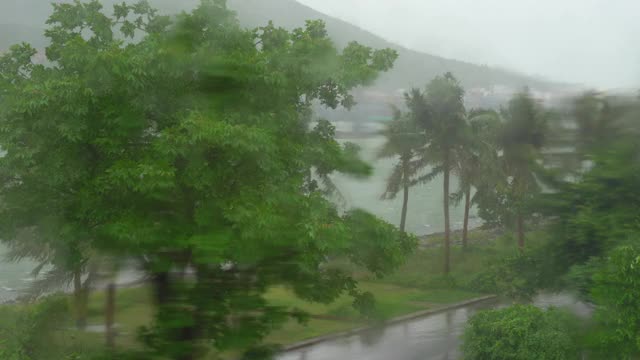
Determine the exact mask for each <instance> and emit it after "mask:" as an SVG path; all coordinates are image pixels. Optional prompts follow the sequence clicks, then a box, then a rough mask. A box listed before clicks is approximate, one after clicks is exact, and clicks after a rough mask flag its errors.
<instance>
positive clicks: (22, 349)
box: [0, 296, 69, 360]
mask: <svg viewBox="0 0 640 360" xmlns="http://www.w3.org/2000/svg"><path fill="white" fill-rule="evenodd" d="M68 317H69V311H68V303H67V299H66V298H65V297H62V296H53V297H50V298H47V299H45V300H43V301H42V302H39V303H37V304H35V305H15V306H9V305H7V306H1V307H0V359H3V360H31V359H40V358H41V357H40V356H39V353H41V352H47V351H48V346H47V344H46V341H47V339H48V338H49V337H50V336H51V332H52V330H54V327H56V326H59V325H60V324H62V323H64V319H67V318H68Z"/></svg>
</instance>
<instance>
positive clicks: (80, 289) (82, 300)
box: [73, 268, 89, 330]
mask: <svg viewBox="0 0 640 360" xmlns="http://www.w3.org/2000/svg"><path fill="white" fill-rule="evenodd" d="M87 281H88V280H87ZM87 285H88V284H87ZM88 298H89V290H88V289H85V286H83V285H82V270H81V269H80V268H78V269H76V270H75V271H74V273H73V302H74V307H75V315H76V327H77V328H78V329H80V330H84V329H85V328H86V327H87V304H88V301H89V299H88Z"/></svg>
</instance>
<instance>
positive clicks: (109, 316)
mask: <svg viewBox="0 0 640 360" xmlns="http://www.w3.org/2000/svg"><path fill="white" fill-rule="evenodd" d="M115 312H116V285H115V284H114V283H113V282H112V283H109V285H107V303H106V306H105V312H104V314H105V337H106V344H107V348H109V349H114V348H115V346H116V336H115V335H116V334H115V331H114V329H113V324H114V320H115Z"/></svg>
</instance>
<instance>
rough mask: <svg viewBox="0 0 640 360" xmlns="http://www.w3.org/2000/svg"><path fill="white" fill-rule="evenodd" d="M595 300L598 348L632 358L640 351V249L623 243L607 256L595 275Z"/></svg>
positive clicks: (609, 354) (613, 355) (595, 337)
mask: <svg viewBox="0 0 640 360" xmlns="http://www.w3.org/2000/svg"><path fill="white" fill-rule="evenodd" d="M591 292H592V299H593V301H594V302H595V303H596V304H597V306H596V310H595V315H594V317H595V319H596V321H597V323H598V325H600V326H599V328H598V329H597V330H596V334H595V335H596V336H594V337H593V338H594V339H595V340H594V341H595V344H594V346H595V348H596V349H598V350H599V351H600V352H602V353H604V354H605V355H606V356H607V358H609V359H611V358H616V359H629V358H634V357H637V356H638V354H640V311H638V309H640V251H638V249H637V248H636V247H634V246H629V245H627V246H621V247H619V248H616V249H615V250H613V251H612V252H611V253H610V254H609V256H607V259H606V262H604V263H603V265H602V266H600V267H599V269H598V270H597V271H596V273H595V274H594V276H593V287H592V290H591Z"/></svg>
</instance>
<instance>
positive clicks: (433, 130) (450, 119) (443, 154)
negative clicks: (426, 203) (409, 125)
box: [407, 73, 467, 274]
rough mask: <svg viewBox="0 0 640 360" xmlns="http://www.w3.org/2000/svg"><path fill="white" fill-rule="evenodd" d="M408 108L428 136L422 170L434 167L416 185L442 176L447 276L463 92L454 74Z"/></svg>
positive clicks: (411, 100)
mask: <svg viewBox="0 0 640 360" xmlns="http://www.w3.org/2000/svg"><path fill="white" fill-rule="evenodd" d="M407 105H408V108H409V109H410V110H411V112H412V114H413V117H414V118H415V119H416V122H417V124H418V126H420V128H421V129H422V130H423V132H424V134H425V137H426V139H425V143H426V145H425V146H424V147H423V149H422V151H421V154H420V159H419V161H418V162H417V164H418V166H419V167H423V168H424V167H431V172H430V173H429V174H427V175H425V176H422V177H420V178H418V179H417V182H426V181H431V180H432V179H433V178H434V177H435V175H437V174H442V175H443V178H444V181H443V189H442V190H443V203H442V205H443V213H444V243H443V249H444V259H445V260H444V269H443V270H444V273H445V274H448V273H449V270H450V267H451V266H450V247H451V240H450V238H451V234H450V230H451V227H450V219H449V201H450V199H449V198H450V186H449V185H450V184H449V182H450V175H451V171H452V170H453V169H454V167H455V164H456V161H457V160H456V154H458V153H459V152H460V151H459V150H460V147H461V146H462V144H463V142H464V137H465V131H466V130H465V125H466V115H467V114H466V109H465V107H464V89H463V88H462V86H461V85H460V83H459V82H458V80H456V78H455V77H454V76H453V75H452V74H451V73H446V74H444V75H442V76H438V77H436V78H435V79H433V80H432V81H431V82H430V83H429V84H427V87H426V89H425V92H424V94H423V93H421V92H420V91H419V90H414V91H413V92H412V93H411V94H409V95H408V96H407Z"/></svg>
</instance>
